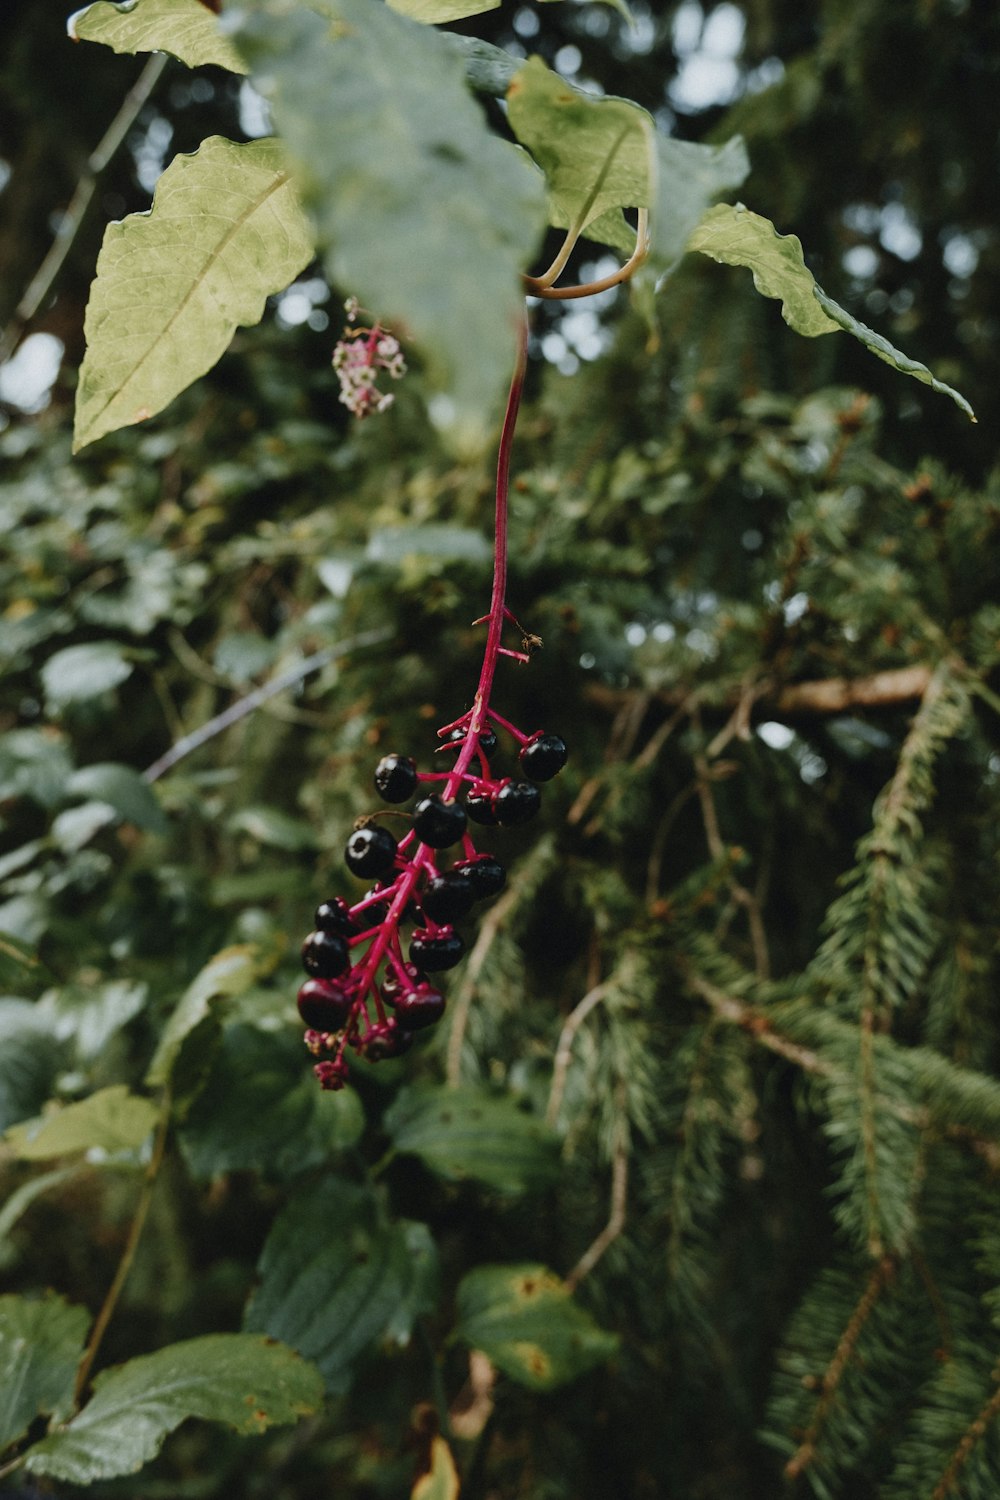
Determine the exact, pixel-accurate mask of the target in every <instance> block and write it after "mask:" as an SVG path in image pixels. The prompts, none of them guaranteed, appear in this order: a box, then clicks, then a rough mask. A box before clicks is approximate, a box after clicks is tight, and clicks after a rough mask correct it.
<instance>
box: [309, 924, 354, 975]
mask: <svg viewBox="0 0 1000 1500" xmlns="http://www.w3.org/2000/svg"><path fill="white" fill-rule="evenodd" d="M349 961H350V955H349V952H348V947H347V940H346V938H342V937H341V936H340V934H339V933H337V932H311V933H310V934H309V936H308V937H307V938H306V940H305V942H304V943H303V944H302V967H303V968H304V969H305V971H306V973H307V974H312V975H314V976H315V978H317V979H336V977H337V975H338V974H343V972H344V970H345V969H346V968H347V965H348V963H349Z"/></svg>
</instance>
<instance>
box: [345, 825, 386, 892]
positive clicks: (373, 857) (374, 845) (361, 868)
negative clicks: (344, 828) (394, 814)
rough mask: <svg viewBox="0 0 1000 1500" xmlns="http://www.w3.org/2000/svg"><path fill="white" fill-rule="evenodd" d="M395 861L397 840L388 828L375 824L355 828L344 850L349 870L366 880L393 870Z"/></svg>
mask: <svg viewBox="0 0 1000 1500" xmlns="http://www.w3.org/2000/svg"><path fill="white" fill-rule="evenodd" d="M395 859H396V840H395V839H394V838H393V836H392V834H391V833H390V832H389V830H388V828H381V827H379V826H378V824H375V823H367V824H366V825H365V826H364V827H363V828H355V830H354V832H353V833H352V834H351V836H350V838H349V839H348V840H347V848H346V849H345V850H344V860H345V862H346V864H347V868H348V869H349V870H350V871H351V872H352V873H353V874H355V875H360V876H362V878H364V879H367V878H368V877H369V876H371V875H383V874H384V873H385V872H386V870H389V869H391V868H392V865H393V864H394V862H395Z"/></svg>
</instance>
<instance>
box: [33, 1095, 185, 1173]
mask: <svg viewBox="0 0 1000 1500" xmlns="http://www.w3.org/2000/svg"><path fill="white" fill-rule="evenodd" d="M156 1113H157V1112H156V1106H155V1104H153V1103H152V1102H151V1101H150V1100H149V1099H141V1098H139V1096H138V1095H136V1094H130V1093H129V1091H128V1089H127V1088H126V1086H125V1085H124V1084H123V1083H116V1084H112V1085H111V1086H110V1088H106V1089H99V1090H98V1091H97V1093H96V1094H91V1095H90V1097H89V1098H87V1099H81V1100H79V1102H78V1103H76V1104H67V1105H65V1107H64V1108H62V1109H57V1110H55V1111H54V1112H53V1113H52V1114H47V1115H42V1117H41V1118H40V1119H38V1120H26V1121H24V1122H23V1123H22V1124H20V1125H14V1126H12V1127H11V1129H10V1130H8V1131H7V1134H6V1135H5V1137H4V1140H5V1142H6V1144H7V1145H8V1146H10V1147H12V1148H13V1150H14V1152H15V1154H16V1155H17V1156H19V1157H21V1158H22V1160H24V1161H49V1160H50V1159H51V1158H52V1157H54V1156H70V1155H72V1154H73V1153H74V1152H77V1151H90V1150H94V1149H98V1150H101V1151H108V1152H116V1151H133V1150H135V1149H136V1148H137V1147H139V1146H141V1145H142V1143H143V1141H144V1140H145V1139H146V1137H147V1136H148V1135H149V1133H150V1131H151V1130H152V1129H153V1126H154V1125H155V1124H156Z"/></svg>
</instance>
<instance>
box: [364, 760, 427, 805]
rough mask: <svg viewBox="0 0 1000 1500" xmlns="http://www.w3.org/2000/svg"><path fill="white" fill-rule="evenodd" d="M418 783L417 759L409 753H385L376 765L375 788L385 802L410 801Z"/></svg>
mask: <svg viewBox="0 0 1000 1500" xmlns="http://www.w3.org/2000/svg"><path fill="white" fill-rule="evenodd" d="M418 784H419V782H418V778H417V764H416V761H414V760H411V759H410V757H409V756H408V755H383V757H382V759H381V760H380V761H379V763H378V765H377V766H376V767H375V790H376V791H377V792H378V794H379V796H380V797H381V798H382V800H383V802H408V801H409V799H410V798H411V797H412V796H413V794H414V792H415V791H416V790H417V786H418Z"/></svg>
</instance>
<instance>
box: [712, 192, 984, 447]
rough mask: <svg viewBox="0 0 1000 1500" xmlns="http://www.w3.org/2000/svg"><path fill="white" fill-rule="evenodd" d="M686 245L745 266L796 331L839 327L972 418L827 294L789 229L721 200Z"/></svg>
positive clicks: (948, 391)
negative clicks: (785, 231) (779, 228)
mask: <svg viewBox="0 0 1000 1500" xmlns="http://www.w3.org/2000/svg"><path fill="white" fill-rule="evenodd" d="M688 248H689V249H690V250H700V251H701V253H702V254H703V255H708V256H710V257H711V258H712V260H716V261H720V262H722V263H723V264H725V265H729V266H748V267H749V268H750V270H751V271H752V273H753V281H754V286H755V287H756V288H757V290H758V291H759V292H761V293H762V294H763V295H764V296H765V297H774V298H775V299H777V300H778V301H780V302H781V315H782V317H783V318H784V320H785V322H786V323H787V324H788V325H789V327H791V328H794V329H795V331H796V333H802V334H805V335H806V337H807V338H816V337H818V336H819V335H820V334H823V333H836V331H837V330H838V329H839V328H843V329H844V330H845V331H846V332H847V333H850V334H852V335H853V336H854V337H855V338H856V339H859V340H860V341H861V343H862V344H864V346H865V348H866V349H870V350H871V351H872V353H873V354H875V355H877V356H878V358H879V359H882V360H885V362H886V364H890V365H892V366H893V367H894V369H897V370H901V371H902V372H903V374H904V375H912V376H913V377H914V379H916V380H919V381H922V383H923V384H924V385H929V386H930V387H931V388H932V390H935V391H941V392H942V393H943V394H944V395H946V396H950V397H951V398H952V400H953V401H955V402H956V403H957V404H958V405H959V406H960V407H961V408H962V410H963V411H964V412H966V413H968V415H969V416H970V417H972V418H973V420H975V417H974V414H973V411H972V407H971V406H970V405H969V403H968V401H966V399H965V397H964V396H962V395H960V394H959V392H958V391H955V390H953V389H952V388H951V386H950V385H945V384H944V382H943V381H940V380H938V379H937V378H936V377H935V376H934V375H932V374H931V372H930V370H928V368H927V366H926V365H922V364H920V363H919V362H918V361H917V360H914V359H910V358H909V356H908V355H906V354H903V353H901V352H900V350H898V349H895V348H894V347H893V346H892V344H890V343H889V341H888V340H887V339H884V338H883V337H882V335H881V334H879V333H875V332H874V330H873V329H871V328H868V327H866V326H865V324H864V323H859V322H858V320H857V318H855V317H853V316H852V315H851V314H850V313H849V312H847V311H846V309H845V308H843V307H841V306H840V305H839V303H837V302H834V300H833V298H832V297H828V296H827V294H826V292H824V291H823V290H822V288H821V287H819V286H817V285H816V282H815V280H814V279H813V275H812V272H811V271H810V270H809V268H808V267H807V266H806V263H805V260H804V258H803V255H802V245H801V242H800V241H799V240H798V239H797V238H796V236H795V235H794V234H779V233H778V231H777V230H776V229H775V227H774V225H773V224H772V223H771V221H770V219H765V218H764V217H763V216H762V215H761V214H755V213H751V211H750V210H749V209H748V208H744V207H743V205H742V203H737V204H723V203H720V204H718V205H717V206H716V207H715V208H713V209H710V210H709V212H708V213H707V214H706V215H705V217H704V219H703V220H702V222H701V223H700V224H699V225H698V227H697V229H696V230H695V231H694V233H693V234H692V236H691V238H690V240H689V241H688Z"/></svg>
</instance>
